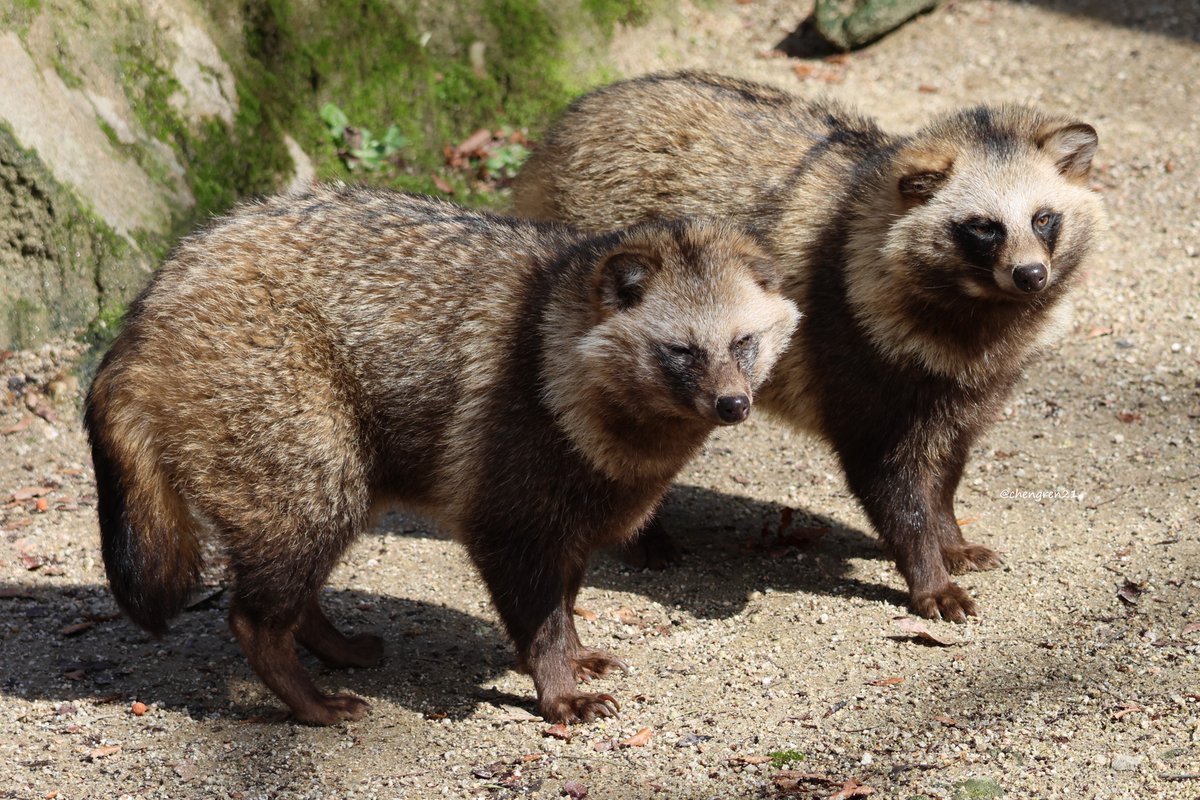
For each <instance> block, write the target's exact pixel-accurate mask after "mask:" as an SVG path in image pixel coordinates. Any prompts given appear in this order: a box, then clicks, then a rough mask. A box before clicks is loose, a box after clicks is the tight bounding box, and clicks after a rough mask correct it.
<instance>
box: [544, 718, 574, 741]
mask: <svg viewBox="0 0 1200 800" xmlns="http://www.w3.org/2000/svg"><path fill="white" fill-rule="evenodd" d="M542 736H549V737H550V738H552V739H562V740H563V741H564V742H565V741H567V740H568V739H570V738H571V731H570V729H569V728H567V726H566V725H563V724H562V723H561V722H560V723H558V724H557V725H551V726H550V727H549V728H546V730H544V731H542Z"/></svg>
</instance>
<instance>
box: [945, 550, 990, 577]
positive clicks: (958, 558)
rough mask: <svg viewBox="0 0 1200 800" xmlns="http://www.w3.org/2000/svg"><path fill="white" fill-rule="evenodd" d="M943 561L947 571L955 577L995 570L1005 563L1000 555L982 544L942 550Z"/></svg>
mask: <svg viewBox="0 0 1200 800" xmlns="http://www.w3.org/2000/svg"><path fill="white" fill-rule="evenodd" d="M942 560H943V561H944V562H945V563H946V569H948V570H949V571H950V572H951V573H952V574H954V575H961V574H962V573H964V572H974V571H976V570H979V571H983V570H988V569H995V568H996V567H998V566H1000V565H1001V564H1003V563H1004V561H1003V560H1002V559H1001V558H1000V554H999V553H997V552H996V551H995V550H992V549H990V548H987V547H984V546H983V545H981V544H963V545H960V546H958V547H945V548H942Z"/></svg>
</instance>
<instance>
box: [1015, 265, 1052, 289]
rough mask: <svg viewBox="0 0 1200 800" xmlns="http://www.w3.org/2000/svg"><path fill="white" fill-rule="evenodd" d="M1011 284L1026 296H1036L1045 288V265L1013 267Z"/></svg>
mask: <svg viewBox="0 0 1200 800" xmlns="http://www.w3.org/2000/svg"><path fill="white" fill-rule="evenodd" d="M1012 278H1013V283H1015V284H1016V285H1017V288H1018V289H1020V290H1021V291H1022V292H1025V293H1026V294H1037V293H1038V292H1040V291H1041V290H1042V289H1045V288H1046V265H1045V264H1020V265H1018V266H1016V267H1013V273H1012Z"/></svg>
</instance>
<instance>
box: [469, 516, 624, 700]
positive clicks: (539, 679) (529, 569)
mask: <svg viewBox="0 0 1200 800" xmlns="http://www.w3.org/2000/svg"><path fill="white" fill-rule="evenodd" d="M517 536H522V535H521V534H514V535H513V536H502V537H489V538H488V539H484V538H482V537H478V538H475V537H472V539H469V540H468V548H469V550H470V551H471V557H472V560H474V561H475V564H476V566H477V567H478V568H479V571H480V573H481V574H482V575H483V578H484V580H485V581H486V582H487V585H488V589H489V590H490V591H491V594H492V601H493V602H494V603H495V604H496V610H497V611H498V612H499V613H500V618H501V619H502V620H503V621H504V626H505V628H506V629H507V630H508V635H509V636H510V637H511V638H512V640H513V644H515V645H516V649H517V660H518V662H519V664H520V666H521V669H522V670H524V671H525V672H528V673H529V675H530V677H532V678H533V685H534V687H535V688H536V689H537V697H538V711H539V712H540V713H541V715H542V716H543V717H545V718H546V719H547V720H549V721H550V722H556V723H557V722H578V721H583V722H590V721H592V720H593V719H596V718H598V717H611V716H615V715H616V713H617V711H618V710H619V706H618V705H617V701H616V700H614V699H613V698H612V696H611V695H607V694H588V693H584V692H580V691H579V690H578V689H577V688H576V672H577V660H578V657H579V655H580V653H579V649H578V648H579V639H578V637H577V636H576V635H575V627H574V625H575V623H574V620H573V618H572V612H571V606H569V605H568V604H567V601H568V599H569V600H570V601H571V604H572V605H573V603H574V595H575V591H577V590H578V586H579V576H582V574H583V567H584V558H582V557H580V558H576V557H573V556H572V555H571V554H569V553H566V552H562V551H561V550H557V549H551V548H549V547H545V546H542V542H541V541H539V540H536V539H535V540H534V542H530V540H529V538H528V537H529V536H530V534H528V533H524V534H523V536H522V538H523V539H524V544H525V545H526V546H520V545H514V541H521V540H520V539H516V538H515V537H517ZM549 538H550V537H547V539H549ZM495 542H501V543H502V545H501V546H495V544H494V543H495ZM489 543H491V546H489ZM572 587H574V588H572Z"/></svg>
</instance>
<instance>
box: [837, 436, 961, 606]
mask: <svg viewBox="0 0 1200 800" xmlns="http://www.w3.org/2000/svg"><path fill="white" fill-rule="evenodd" d="M837 446H838V454H839V455H840V456H841V459H842V464H843V466H844V467H845V470H846V477H847V479H848V481H849V483H850V488H851V489H852V490H853V491H854V493H855V494H856V495H857V496H858V499H859V501H860V502H861V503H862V505H863V509H864V510H865V511H866V512H867V516H868V517H870V518H871V522H872V524H873V525H874V526H875V529H876V530H877V531H878V532H879V535H880V536H881V537H882V538H883V541H884V544H885V545H886V546H887V549H888V551H889V552H890V554H891V556H892V558H893V559H894V560H895V562H896V567H897V568H898V569H899V570H900V574H901V575H903V576H904V579H905V581H907V582H908V592H909V600H910V603H911V605H912V608H913V610H914V611H915V612H916V613H918V614H920V615H921V616H923V617H929V618H931V619H939V618H941V619H949V620H953V621H955V622H965V621H966V618H967V617H968V616H974V615H975V613H976V608H975V601H974V600H973V599H971V597H970V595H968V594H967V593H966V591H965V590H964V589H963V588H962V587H960V586H959V585H958V584H956V583H954V582H953V581H952V580H950V573H949V571H948V569H947V565H946V559H945V558H944V556H943V538H944V537H950V536H951V533H950V528H949V527H948V526H947V524H946V522H947V520H946V515H947V514H950V515H951V516H950V519H949V523H950V524H951V525H953V530H954V531H957V530H958V525H957V524H956V523H955V522H954V519H953V506H952V505H950V506H949V507H947V506H946V504H945V503H944V501H943V496H942V490H943V481H942V480H941V478H942V475H940V474H939V471H938V469H937V466H936V462H938V461H940V460H941V459H936V458H931V457H930V456H931V455H932V454H931V453H930V448H929V446H928V443H927V442H923V441H919V440H918V437H916V436H906V437H901V438H900V439H899V440H897V439H892V440H891V441H890V442H889V440H888V439H886V438H885V437H882V436H880V437H870V436H856V437H854V438H850V437H847V438H846V439H843V440H842V441H839V442H837ZM959 475H961V467H960V468H959ZM955 485H957V482H956V481H955ZM958 536H959V538H961V533H960V534H958Z"/></svg>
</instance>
